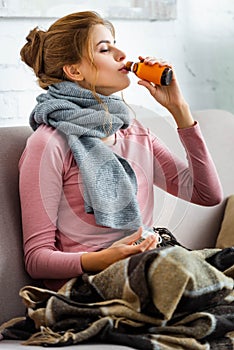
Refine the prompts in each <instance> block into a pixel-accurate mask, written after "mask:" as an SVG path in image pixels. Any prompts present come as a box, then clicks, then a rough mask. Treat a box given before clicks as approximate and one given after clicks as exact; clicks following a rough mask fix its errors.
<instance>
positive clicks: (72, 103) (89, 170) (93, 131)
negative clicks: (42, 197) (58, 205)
mask: <svg viewBox="0 0 234 350" xmlns="http://www.w3.org/2000/svg"><path fill="white" fill-rule="evenodd" d="M98 96H99V98H100V99H101V100H102V102H103V103H99V102H98V101H97V100H96V99H95V98H94V96H93V94H92V92H91V91H90V90H87V89H84V88H81V87H80V86H78V85H77V84H75V83H72V82H61V83H58V84H54V85H51V86H50V87H49V89H48V91H47V93H43V94H41V95H39V96H38V97H37V102H38V103H37V105H36V107H35V108H34V110H33V111H32V113H31V115H30V125H31V127H32V128H33V130H36V129H37V128H38V126H39V125H40V124H46V125H50V126H52V127H54V128H56V129H58V130H59V131H61V132H62V133H64V134H65V135H66V137H67V141H68V145H69V147H70V149H71V151H72V153H73V155H74V158H75V160H76V163H77V165H78V167H79V170H80V173H81V176H82V180H83V191H84V202H85V210H86V212H87V213H92V214H94V216H95V220H96V223H97V224H98V225H101V226H107V227H112V228H116V229H133V230H135V229H137V228H138V227H139V226H141V225H142V222H141V216H140V211H139V207H138V203H137V200H136V192H137V181H136V176H135V173H134V171H133V169H132V168H131V166H130V164H129V163H128V162H127V160H126V159H124V158H122V157H120V156H118V155H117V154H115V153H114V152H112V150H111V148H110V147H108V146H107V145H105V143H104V142H102V141H101V138H104V137H106V136H110V135H112V134H114V133H116V132H117V131H118V130H119V129H121V128H122V129H125V128H127V127H128V126H129V124H130V117H129V114H128V110H127V107H126V106H125V104H124V102H123V101H122V100H121V99H120V98H119V97H118V96H113V95H112V96H111V97H109V96H104V95H100V94H99V95H98ZM104 104H105V105H106V106H107V107H108V112H106V111H105V109H104V108H103V106H104Z"/></svg>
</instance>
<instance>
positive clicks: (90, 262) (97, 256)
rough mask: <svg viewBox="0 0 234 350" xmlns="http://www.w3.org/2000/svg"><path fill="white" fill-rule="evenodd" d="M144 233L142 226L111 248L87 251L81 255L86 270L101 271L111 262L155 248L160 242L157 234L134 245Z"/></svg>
mask: <svg viewBox="0 0 234 350" xmlns="http://www.w3.org/2000/svg"><path fill="white" fill-rule="evenodd" d="M141 235H142V227H140V228H139V229H138V230H137V231H136V232H134V233H133V234H131V235H130V236H127V237H124V238H122V239H120V240H119V241H116V242H115V243H113V244H112V245H111V246H110V247H109V248H106V249H103V250H101V251H98V252H90V253H85V254H83V255H82V256H81V264H82V268H83V271H84V272H99V271H102V270H104V269H105V268H107V267H108V266H110V265H111V264H113V263H115V262H117V261H119V260H122V259H125V258H128V257H129V256H131V255H135V254H138V253H142V252H145V251H147V250H150V249H155V248H156V246H157V243H158V238H157V236H156V235H150V236H149V237H147V238H146V239H145V240H144V241H142V242H141V243H140V244H137V245H134V242H135V241H137V240H138V239H139V238H140V237H141Z"/></svg>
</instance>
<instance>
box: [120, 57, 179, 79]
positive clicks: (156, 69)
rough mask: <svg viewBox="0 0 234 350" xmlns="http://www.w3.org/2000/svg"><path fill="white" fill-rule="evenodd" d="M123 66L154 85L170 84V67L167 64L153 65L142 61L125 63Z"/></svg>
mask: <svg viewBox="0 0 234 350" xmlns="http://www.w3.org/2000/svg"><path fill="white" fill-rule="evenodd" d="M125 68H126V69H127V70H128V71H131V72H133V73H135V74H136V76H137V77H138V78H140V79H144V80H148V81H150V82H151V83H154V84H156V85H170V83H171V79H172V74H173V72H172V69H171V68H170V67H167V66H159V65H158V64H157V63H156V64H154V65H153V66H150V65H148V64H145V63H144V61H140V62H136V63H134V62H131V61H128V62H127V63H126V66H125Z"/></svg>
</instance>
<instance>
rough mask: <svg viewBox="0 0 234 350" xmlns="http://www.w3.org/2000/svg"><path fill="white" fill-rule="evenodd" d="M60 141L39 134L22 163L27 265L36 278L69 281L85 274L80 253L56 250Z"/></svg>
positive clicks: (28, 147)
mask: <svg viewBox="0 0 234 350" xmlns="http://www.w3.org/2000/svg"><path fill="white" fill-rule="evenodd" d="M42 135H43V136H42ZM60 139H61V140H60ZM60 139H59V137H58V135H57V136H56V137H55V136H54V133H51V132H50V133H48V130H46V131H45V132H40V131H39V132H38V131H36V132H35V133H34V134H33V135H32V137H31V138H30V139H29V140H28V144H27V146H26V149H25V150H24V153H23V154H22V157H21V160H20V163H19V169H20V181H19V188H20V200H21V209H22V225H23V239H24V253H25V264H26V269H27V271H28V273H29V274H30V275H31V276H32V277H33V278H39V279H47V278H48V279H51V278H57V279H67V278H71V277H74V276H77V275H79V274H81V273H82V268H81V263H80V256H81V254H80V253H70V252H69V253H65V252H60V251H59V250H58V249H57V248H56V222H57V212H58V206H59V203H60V196H61V191H62V182H63V168H64V149H63V147H62V146H61V145H62V144H63V143H64V142H63V141H62V138H61V136H60ZM45 202H46V203H47V206H45V205H44V203H45ZM48 208H49V209H48Z"/></svg>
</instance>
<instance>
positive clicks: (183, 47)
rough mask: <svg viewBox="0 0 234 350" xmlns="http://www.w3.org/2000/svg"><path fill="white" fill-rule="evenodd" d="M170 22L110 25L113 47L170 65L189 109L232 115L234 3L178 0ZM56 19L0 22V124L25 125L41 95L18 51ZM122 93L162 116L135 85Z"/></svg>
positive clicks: (1, 19) (131, 56)
mask: <svg viewBox="0 0 234 350" xmlns="http://www.w3.org/2000/svg"><path fill="white" fill-rule="evenodd" d="M177 2H178V15H177V19H176V20H174V21H166V22H160V21H155V22H147V21H124V20H115V21H112V22H113V24H114V25H115V28H116V33H117V45H118V47H120V48H121V49H123V50H124V51H125V52H126V54H127V59H129V60H136V59H137V57H138V55H139V54H140V55H153V56H158V57H163V58H166V59H168V60H169V61H170V62H172V63H173V65H174V67H175V69H176V72H177V77H178V79H179V81H180V85H181V88H182V90H183V92H184V95H185V97H186V99H187V100H188V102H189V103H190V105H191V108H192V109H193V110H198V109H204V108H220V109H227V110H229V111H231V112H233V113H234V99H233V93H234V89H233V85H234V45H233V44H234V40H233V37H234V1H233V0H222V1H220V0H178V1H177ZM54 20H55V19H49V18H26V17H25V18H22V17H21V18H16V17H8V18H6V17H0V42H1V53H0V75H1V79H0V108H1V112H0V125H19V124H28V116H29V114H30V111H31V109H32V108H33V106H34V105H35V97H36V96H37V95H38V94H39V93H40V92H42V90H41V89H39V88H38V86H37V83H36V80H35V78H34V75H33V74H32V72H31V71H30V69H29V68H28V67H27V66H26V65H25V64H23V63H22V62H21V61H20V57H19V51H20V48H21V47H22V46H23V45H24V43H25V37H26V36H27V34H28V32H29V30H30V29H32V28H33V27H35V26H37V25H39V26H40V27H42V28H47V27H48V26H49V25H50V24H51V23H52V22H54ZM131 79H132V84H131V86H130V87H129V88H128V89H126V90H125V91H124V96H125V99H126V101H127V102H128V103H133V104H142V105H144V106H146V107H148V108H150V109H153V110H155V111H157V112H159V113H160V114H165V113H166V111H165V110H164V109H163V108H161V107H160V106H159V105H158V104H156V102H155V101H154V100H153V99H152V97H151V96H149V95H148V92H147V91H146V90H145V89H143V88H142V87H139V86H138V85H137V84H136V81H137V78H136V77H135V76H134V75H132V78H131Z"/></svg>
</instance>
